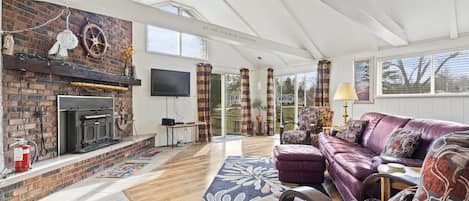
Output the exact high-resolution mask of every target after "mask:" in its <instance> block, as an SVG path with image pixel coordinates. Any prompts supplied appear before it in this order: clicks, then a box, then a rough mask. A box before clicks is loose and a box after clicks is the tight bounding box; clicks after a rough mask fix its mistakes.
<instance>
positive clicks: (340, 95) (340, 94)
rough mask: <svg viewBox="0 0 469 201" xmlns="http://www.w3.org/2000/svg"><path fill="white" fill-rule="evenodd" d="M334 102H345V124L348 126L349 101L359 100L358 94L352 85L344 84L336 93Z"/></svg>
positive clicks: (341, 84)
mask: <svg viewBox="0 0 469 201" xmlns="http://www.w3.org/2000/svg"><path fill="white" fill-rule="evenodd" d="M334 100H343V101H344V115H342V117H344V124H347V119H348V113H347V107H348V106H347V101H350V100H358V96H357V92H356V91H355V87H354V86H353V84H352V83H349V82H343V83H340V85H339V87H337V90H336V91H335V95H334Z"/></svg>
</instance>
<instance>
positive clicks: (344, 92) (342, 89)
mask: <svg viewBox="0 0 469 201" xmlns="http://www.w3.org/2000/svg"><path fill="white" fill-rule="evenodd" d="M357 99H358V96H357V92H356V91H355V87H354V86H353V84H352V83H349V82H343V83H340V85H339V87H337V90H336V91H335V95H334V100H357Z"/></svg>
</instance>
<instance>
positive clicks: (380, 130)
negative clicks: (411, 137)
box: [364, 115, 410, 153]
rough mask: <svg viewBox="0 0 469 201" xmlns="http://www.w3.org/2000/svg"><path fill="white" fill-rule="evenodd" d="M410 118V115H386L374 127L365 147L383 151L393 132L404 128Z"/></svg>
mask: <svg viewBox="0 0 469 201" xmlns="http://www.w3.org/2000/svg"><path fill="white" fill-rule="evenodd" d="M409 120H410V118H409V117H401V116H390V115H389V116H384V117H383V118H382V119H381V120H380V121H379V122H378V124H377V125H376V127H375V128H374V129H373V132H372V133H371V134H370V137H369V138H368V141H367V143H366V145H364V147H367V148H369V149H371V151H373V152H375V153H381V152H383V150H384V146H385V145H386V142H387V141H388V139H389V138H390V137H391V135H392V133H393V132H394V131H395V130H396V129H398V128H402V127H403V126H404V125H405V124H406V123H407V122H408V121H409Z"/></svg>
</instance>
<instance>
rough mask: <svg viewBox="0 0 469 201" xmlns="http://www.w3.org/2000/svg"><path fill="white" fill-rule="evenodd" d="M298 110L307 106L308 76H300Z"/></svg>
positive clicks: (298, 76) (298, 77)
mask: <svg viewBox="0 0 469 201" xmlns="http://www.w3.org/2000/svg"><path fill="white" fill-rule="evenodd" d="M296 78H297V79H298V108H303V107H304V106H305V98H306V96H305V84H306V75H305V74H298V75H297V77H296Z"/></svg>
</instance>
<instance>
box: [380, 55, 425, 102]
mask: <svg viewBox="0 0 469 201" xmlns="http://www.w3.org/2000/svg"><path fill="white" fill-rule="evenodd" d="M431 71H432V66H431V56H423V57H412V58H404V59H393V60H388V61H385V62H383V63H382V75H381V76H382V77H381V78H382V93H383V94H422V93H430V90H431V78H430V77H431Z"/></svg>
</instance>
